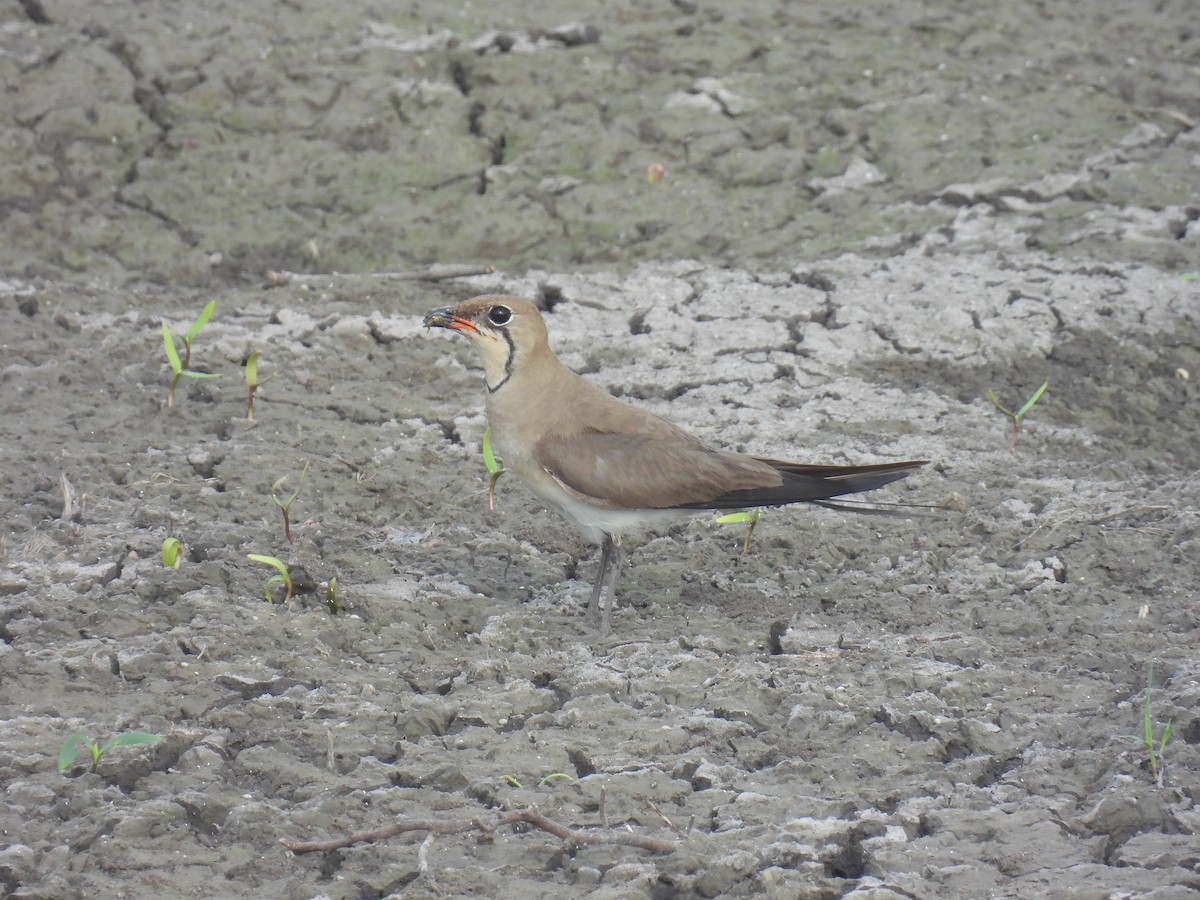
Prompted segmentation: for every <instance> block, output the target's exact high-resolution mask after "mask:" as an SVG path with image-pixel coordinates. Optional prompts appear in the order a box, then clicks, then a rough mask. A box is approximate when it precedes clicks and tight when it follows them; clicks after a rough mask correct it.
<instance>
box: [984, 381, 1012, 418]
mask: <svg viewBox="0 0 1200 900" xmlns="http://www.w3.org/2000/svg"><path fill="white" fill-rule="evenodd" d="M987 398H988V399H989V400H991V401H992V406H994V407H996V409H998V410H1000V412H1002V413H1004V414H1005V415H1006V416H1008V417H1009V418H1010V419H1016V416H1015V415H1013V411H1012V410H1011V409H1009V408H1008V407H1007V406H1004V405H1003V404H1002V403H1001V402H1000V401H999V400H997V399H996V395H995V393H994V392H993V391H992V389H991V388H988V389H987Z"/></svg>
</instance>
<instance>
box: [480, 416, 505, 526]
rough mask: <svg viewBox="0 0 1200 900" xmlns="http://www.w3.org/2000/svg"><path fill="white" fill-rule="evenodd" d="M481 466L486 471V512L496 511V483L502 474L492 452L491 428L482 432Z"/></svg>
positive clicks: (502, 470) (502, 471)
mask: <svg viewBox="0 0 1200 900" xmlns="http://www.w3.org/2000/svg"><path fill="white" fill-rule="evenodd" d="M483 464H484V465H485V466H487V471H488V512H495V511H496V482H497V481H499V480H500V476H501V475H503V474H504V469H502V468H501V467H500V463H498V462H496V454H494V453H493V452H492V426H491V425H489V426H488V427H487V428H485V429H484V430H483Z"/></svg>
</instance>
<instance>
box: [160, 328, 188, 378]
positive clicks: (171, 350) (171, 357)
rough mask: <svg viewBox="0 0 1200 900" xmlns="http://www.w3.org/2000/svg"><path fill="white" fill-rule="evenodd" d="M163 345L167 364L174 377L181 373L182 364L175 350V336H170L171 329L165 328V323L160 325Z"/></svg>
mask: <svg viewBox="0 0 1200 900" xmlns="http://www.w3.org/2000/svg"><path fill="white" fill-rule="evenodd" d="M162 333H163V345H164V346H165V347H166V350H167V363H168V364H169V365H170V366H171V371H172V372H174V373H175V374H176V375H179V374H180V373H181V372H183V363H182V362H180V360H179V351H178V350H176V349H175V336H174V335H172V334H171V329H170V328H168V327H167V323H166V322H163V323H162Z"/></svg>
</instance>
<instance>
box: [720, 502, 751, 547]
mask: <svg viewBox="0 0 1200 900" xmlns="http://www.w3.org/2000/svg"><path fill="white" fill-rule="evenodd" d="M760 515H761V511H760V510H757V509H752V510H750V511H749V512H736V513H729V515H726V516H721V517H720V518H718V519H717V524H718V525H737V524H739V523H741V522H748V523H749V524H750V527H749V528H747V529H746V539H745V540H744V541H742V552H743V553H748V552H749V550H750V536H751V535H752V534H754V526H755V525H757V524H758V520H759V517H760Z"/></svg>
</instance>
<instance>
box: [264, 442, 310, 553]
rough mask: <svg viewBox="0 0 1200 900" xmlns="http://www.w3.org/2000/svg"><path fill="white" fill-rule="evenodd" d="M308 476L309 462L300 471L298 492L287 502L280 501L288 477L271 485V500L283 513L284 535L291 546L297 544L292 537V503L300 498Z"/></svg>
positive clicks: (293, 493)
mask: <svg viewBox="0 0 1200 900" xmlns="http://www.w3.org/2000/svg"><path fill="white" fill-rule="evenodd" d="M307 474H308V462H307V461H305V463H304V468H303V469H302V470H301V471H300V483H299V484H298V485H296V490H294V491H292V495H291V496H290V497H288V498H287V500H280V499H279V491H280V490H281V489H282V488H283V486H284V484H286V483H287V479H288V477H287V476H286V475H284V476H283V477H282V478H280V479H279V480H278V481H276V482H275V483H274V484H273V485H271V499H272V500H274V501H275V505H276V506H278V507H279V510H280V512H282V513H283V533H284V536H285V537H287V540H288V543H289V544H294V543H296V541H295V539H294V538H293V537H292V513H291V510H292V503H293V502H294V501H295V499H296V497H297V496H299V494H300V489H301V488H302V487H304V476H306V475H307Z"/></svg>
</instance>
